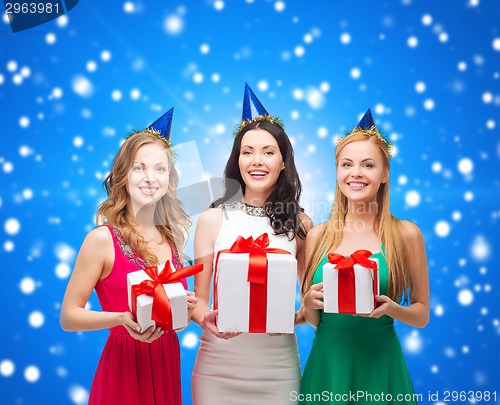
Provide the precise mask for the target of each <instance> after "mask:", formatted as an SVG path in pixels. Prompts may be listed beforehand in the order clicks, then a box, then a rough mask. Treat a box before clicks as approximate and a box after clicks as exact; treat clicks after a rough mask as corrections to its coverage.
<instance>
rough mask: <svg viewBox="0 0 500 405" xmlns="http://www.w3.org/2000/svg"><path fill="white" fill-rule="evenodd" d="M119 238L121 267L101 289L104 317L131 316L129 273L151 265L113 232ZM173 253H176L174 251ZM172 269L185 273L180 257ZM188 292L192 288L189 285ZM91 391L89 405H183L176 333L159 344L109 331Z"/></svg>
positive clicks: (117, 249) (115, 266)
mask: <svg viewBox="0 0 500 405" xmlns="http://www.w3.org/2000/svg"><path fill="white" fill-rule="evenodd" d="M108 229H109V230H110V232H111V235H112V236H113V243H114V247H115V262H114V264H113V269H112V270H111V273H110V274H109V275H108V276H107V277H106V278H104V279H102V280H99V282H98V283H97V285H96V286H95V290H96V292H97V296H98V298H99V302H100V303H101V307H102V310H103V311H109V312H125V311H129V308H128V302H127V273H130V272H132V271H136V270H139V269H141V268H144V267H145V266H146V264H145V263H144V261H143V260H142V258H140V257H139V256H138V255H137V254H136V253H135V252H134V251H133V250H132V248H131V247H130V246H129V245H128V244H127V243H126V242H125V241H124V240H123V237H122V235H121V233H120V231H119V230H118V229H116V228H112V227H110V226H108ZM172 251H173V250H172ZM172 264H173V266H174V268H175V269H179V268H181V267H182V263H180V262H179V260H178V259H177V257H176V255H175V254H174V255H173V258H172ZM183 285H184V288H187V285H186V282H185V280H183ZM109 333H110V334H109V337H108V340H107V342H106V345H105V347H104V350H103V352H102V355H101V359H100V360H99V364H98V366H97V370H96V372H95V375H94V380H93V382H92V388H91V390H90V398H89V404H99V405H102V404H120V405H126V404H127V405H139V404H141V405H152V404H157V405H158V404H165V405H166V404H168V405H180V404H181V403H182V398H181V377H180V359H179V356H180V350H179V341H178V339H177V334H176V333H175V332H164V333H163V335H162V336H161V337H160V338H159V339H157V340H155V341H154V342H153V343H144V342H140V341H138V340H136V339H134V338H133V337H132V336H130V335H129V333H128V332H127V330H126V329H125V327H123V326H116V327H113V328H110V329H109Z"/></svg>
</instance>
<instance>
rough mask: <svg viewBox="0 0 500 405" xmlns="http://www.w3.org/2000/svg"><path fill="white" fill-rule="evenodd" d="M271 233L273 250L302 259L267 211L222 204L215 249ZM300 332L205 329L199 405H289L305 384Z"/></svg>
mask: <svg viewBox="0 0 500 405" xmlns="http://www.w3.org/2000/svg"><path fill="white" fill-rule="evenodd" d="M264 232H267V234H268V235H269V242H270V243H269V247H273V248H280V249H285V250H287V251H289V252H290V253H292V255H294V256H295V255H296V246H295V240H292V241H289V240H288V238H287V236H286V235H281V236H276V235H273V231H272V228H271V226H270V225H269V220H268V218H267V217H266V216H265V214H264V212H263V209H262V208H261V207H253V206H249V205H246V204H243V203H242V202H236V203H231V204H228V205H222V224H221V229H220V231H219V235H218V237H217V240H216V242H215V246H214V251H215V254H214V266H215V257H216V256H217V252H218V251H219V250H222V249H229V248H230V247H231V245H232V244H233V243H234V241H235V240H236V238H237V237H238V236H242V237H244V238H248V237H250V236H252V237H254V238H257V237H259V236H260V235H262V234H263V233H264ZM300 374H301V371H300V361H299V354H298V349H297V340H296V336H295V334H287V335H280V336H269V335H268V334H266V333H242V334H241V335H239V336H237V337H234V338H231V339H227V340H224V339H220V338H218V337H216V336H214V335H213V334H212V333H210V332H207V331H205V330H204V331H203V333H202V336H201V337H200V346H199V348H198V355H197V357H196V362H195V364H194V368H193V378H192V391H193V405H217V404H221V405H255V404H258V405H284V404H290V403H291V401H290V392H291V391H296V392H298V389H299V386H300Z"/></svg>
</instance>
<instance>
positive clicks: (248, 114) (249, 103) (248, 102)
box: [241, 83, 269, 121]
mask: <svg viewBox="0 0 500 405" xmlns="http://www.w3.org/2000/svg"><path fill="white" fill-rule="evenodd" d="M264 115H269V113H268V112H267V110H266V109H265V108H264V106H263V105H262V103H261V102H260V100H259V99H258V98H257V96H256V95H255V93H254V92H253V91H252V89H251V88H250V86H249V85H248V84H247V83H245V91H244V93H243V112H242V114H241V120H242V121H253V120H254V119H255V118H257V117H260V116H264Z"/></svg>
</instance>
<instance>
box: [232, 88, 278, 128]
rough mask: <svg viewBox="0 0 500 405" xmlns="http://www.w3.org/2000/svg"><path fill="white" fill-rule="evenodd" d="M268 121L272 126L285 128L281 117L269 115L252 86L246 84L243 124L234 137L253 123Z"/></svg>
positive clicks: (239, 126) (242, 115)
mask: <svg viewBox="0 0 500 405" xmlns="http://www.w3.org/2000/svg"><path fill="white" fill-rule="evenodd" d="M260 121H268V122H270V123H272V124H278V125H279V126H281V128H285V125H284V124H283V121H281V119H280V118H279V117H274V116H271V115H269V113H268V112H267V110H266V109H265V108H264V106H263V105H262V103H261V102H260V101H259V99H258V98H257V96H256V95H255V93H254V92H253V91H252V89H251V88H250V86H249V85H248V84H247V83H245V91H244V93H243V112H242V114H241V123H240V124H239V125H238V126H237V127H236V129H235V130H234V132H233V135H234V136H236V135H237V134H238V132H240V131H241V130H242V129H243V128H245V127H246V126H247V125H248V124H250V123H252V122H260Z"/></svg>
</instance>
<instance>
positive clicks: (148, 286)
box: [132, 260, 203, 330]
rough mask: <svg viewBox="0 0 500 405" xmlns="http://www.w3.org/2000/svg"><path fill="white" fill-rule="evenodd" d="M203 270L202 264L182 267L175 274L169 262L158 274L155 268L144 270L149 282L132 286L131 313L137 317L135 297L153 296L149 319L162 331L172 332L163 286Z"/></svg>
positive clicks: (170, 315)
mask: <svg viewBox="0 0 500 405" xmlns="http://www.w3.org/2000/svg"><path fill="white" fill-rule="evenodd" d="M202 270H203V264H195V265H194V266H188V267H183V268H181V269H179V270H177V271H175V272H173V271H172V267H171V265H170V261H168V260H167V262H166V263H165V268H164V269H163V271H162V272H161V273H158V267H157V266H151V267H147V268H145V269H144V271H145V272H146V274H147V275H148V276H149V277H150V278H151V280H144V281H142V282H141V283H140V284H135V285H133V286H132V294H133V295H132V313H133V314H134V316H137V297H138V296H139V295H142V294H146V295H151V296H153V309H152V311H151V319H152V320H153V321H155V322H156V326H157V327H158V326H161V327H162V328H163V330H172V329H173V321H172V308H171V307H170V300H169V299H168V297H167V293H166V292H165V288H163V284H173V283H178V282H180V280H181V279H182V278H186V277H189V276H192V275H194V274H196V273H199V272H200V271H202Z"/></svg>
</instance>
